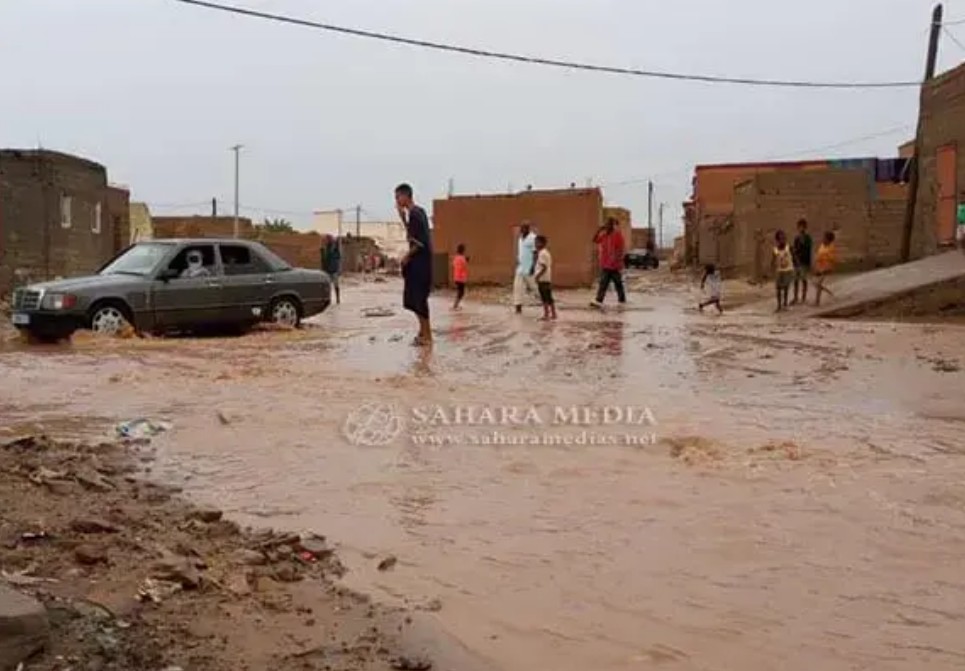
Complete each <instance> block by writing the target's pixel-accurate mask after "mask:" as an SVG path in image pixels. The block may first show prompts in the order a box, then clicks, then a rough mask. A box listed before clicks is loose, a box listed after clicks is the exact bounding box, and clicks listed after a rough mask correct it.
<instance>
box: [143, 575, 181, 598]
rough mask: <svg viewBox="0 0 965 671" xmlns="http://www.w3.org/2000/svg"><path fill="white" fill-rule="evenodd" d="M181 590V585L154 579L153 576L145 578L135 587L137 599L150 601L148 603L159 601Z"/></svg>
mask: <svg viewBox="0 0 965 671" xmlns="http://www.w3.org/2000/svg"><path fill="white" fill-rule="evenodd" d="M180 591H181V586H180V585H178V584H177V583H173V582H164V581H162V580H154V579H153V578H145V580H144V582H142V583H141V586H140V587H139V588H138V589H137V600H138V601H144V602H150V603H161V602H162V601H164V600H165V599H167V598H168V597H170V596H172V595H173V594H176V593H177V592H180Z"/></svg>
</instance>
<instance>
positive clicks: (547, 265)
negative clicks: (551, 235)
mask: <svg viewBox="0 0 965 671" xmlns="http://www.w3.org/2000/svg"><path fill="white" fill-rule="evenodd" d="M546 244H547V239H546V236H545V235H537V236H536V274H535V277H534V279H535V280H536V286H537V287H538V288H539V299H540V301H542V303H543V317H542V321H549V320H551V319H556V301H554V300H553V256H552V255H551V254H550V250H548V249H547V248H546Z"/></svg>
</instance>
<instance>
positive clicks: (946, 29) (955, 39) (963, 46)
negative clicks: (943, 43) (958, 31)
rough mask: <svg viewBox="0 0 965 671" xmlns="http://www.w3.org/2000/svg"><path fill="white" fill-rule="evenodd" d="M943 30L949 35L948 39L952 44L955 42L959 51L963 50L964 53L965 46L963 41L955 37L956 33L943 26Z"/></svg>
mask: <svg viewBox="0 0 965 671" xmlns="http://www.w3.org/2000/svg"><path fill="white" fill-rule="evenodd" d="M942 29H943V30H944V31H945V34H946V35H948V38H949V39H950V40H951V41H952V42H954V43H955V45H956V46H957V47H958V48H959V49H961V50H962V51H965V44H962V42H961V40H959V39H958V38H957V37H955V33H953V32H952V31H951V30H949V29H948V26H942Z"/></svg>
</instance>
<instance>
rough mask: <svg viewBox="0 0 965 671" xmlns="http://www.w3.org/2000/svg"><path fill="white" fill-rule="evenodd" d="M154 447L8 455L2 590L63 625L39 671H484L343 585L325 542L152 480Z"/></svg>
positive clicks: (49, 446) (23, 450) (41, 443)
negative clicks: (203, 503)
mask: <svg viewBox="0 0 965 671" xmlns="http://www.w3.org/2000/svg"><path fill="white" fill-rule="evenodd" d="M150 451H151V448H150V446H149V445H147V444H144V443H136V442H130V443H126V444H121V443H115V442H110V443H101V444H96V445H95V444H84V443H71V442H58V441H53V440H50V439H48V438H46V437H43V436H27V437H24V438H19V439H16V440H12V441H7V442H5V443H4V444H3V445H2V446H0V501H3V514H2V516H0V570H2V573H0V588H3V587H6V588H7V592H6V598H7V599H8V600H9V599H10V597H11V593H10V591H9V590H10V589H11V588H12V589H13V590H14V591H16V592H19V593H20V594H23V595H27V596H30V597H32V598H35V599H36V600H37V601H38V602H39V603H40V604H42V605H43V607H44V610H45V611H46V616H47V620H48V622H49V631H48V632H47V633H46V634H44V632H42V631H40V630H39V629H37V628H36V627H35V628H34V629H35V630H34V632H33V633H34V634H35V635H37V636H38V637H40V639H41V640H43V641H45V644H44V647H43V649H42V650H40V651H39V652H37V653H36V654H34V655H32V656H30V657H29V659H27V660H25V661H24V666H23V669H25V670H38V671H47V670H49V671H55V670H56V671H63V670H65V669H75V670H81V669H82V670H92V671H93V670H98V671H100V670H105V671H106V670H111V669H116V670H119V671H120V670H125V671H126V670H128V669H138V670H140V671H153V670H155V669H156V670H158V671H161V670H165V671H175V670H176V669H182V670H184V671H190V670H193V669H197V670H204V671H209V670H210V671H222V670H224V671H229V670H230V671H237V670H238V669H272V670H279V671H285V670H288V669H291V670H294V669H298V670H300V671H304V670H309V669H326V670H338V669H343V670H346V671H347V670H352V671H361V670H370V669H371V670H373V671H374V670H383V669H429V668H432V669H474V668H479V669H482V668H483V667H481V666H477V662H476V661H475V660H471V659H468V657H467V656H466V655H464V654H463V653H462V651H461V650H460V649H459V648H458V647H457V646H454V645H451V644H449V643H448V642H447V641H445V640H443V639H442V638H441V637H440V636H438V635H437V632H436V631H435V630H434V628H433V627H432V624H431V622H428V621H427V620H425V615H424V614H420V613H417V612H408V611H406V610H405V609H402V608H395V609H391V608H385V607H382V606H380V605H378V604H374V603H371V602H370V601H369V599H368V598H366V597H365V596H364V595H360V594H358V593H355V592H352V591H350V590H348V589H345V588H343V587H340V586H339V585H338V584H337V579H338V578H339V577H340V576H341V575H342V574H343V572H344V569H343V567H342V565H341V562H340V561H339V559H338V557H337V556H336V555H335V553H334V552H333V551H332V550H331V548H330V547H329V545H328V544H327V542H326V540H325V538H324V537H323V536H320V535H316V534H313V533H311V532H305V533H301V534H298V533H290V532H274V531H272V530H268V529H263V530H251V529H240V528H239V527H238V525H237V524H235V523H234V522H231V521H228V520H226V519H224V518H223V517H222V513H221V511H219V510H216V509H213V508H199V507H195V506H192V505H189V504H188V503H186V502H185V501H183V500H182V499H181V498H179V497H178V491H177V489H175V488H171V487H162V486H158V485H155V484H152V483H151V482H148V481H146V480H144V479H142V478H141V476H140V474H139V466H138V463H137V462H138V461H142V460H143V461H148V460H150V458H151V457H150ZM386 564H391V561H389V562H386ZM3 601H4V594H3V593H0V611H2V609H3V606H4V603H3ZM6 633H8V632H0V650H7V652H6V655H7V656H8V657H12V656H13V654H14V653H13V652H11V651H10V650H11V648H4V644H5V642H6V641H4V640H2V639H3V638H4V635H5V634H6ZM28 633H29V632H28ZM19 661H20V660H11V659H0V668H3V669H6V668H7V666H8V665H11V664H12V666H10V668H14V669H15V668H18V667H17V664H18V662H19Z"/></svg>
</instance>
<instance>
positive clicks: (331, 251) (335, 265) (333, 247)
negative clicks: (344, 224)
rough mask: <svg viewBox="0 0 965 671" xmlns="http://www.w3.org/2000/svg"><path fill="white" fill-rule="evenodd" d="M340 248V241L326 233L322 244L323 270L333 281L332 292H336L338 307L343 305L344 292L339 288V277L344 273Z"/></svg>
mask: <svg viewBox="0 0 965 671" xmlns="http://www.w3.org/2000/svg"><path fill="white" fill-rule="evenodd" d="M339 247H340V242H339V240H338V239H336V238H335V237H334V236H332V235H331V234H330V233H326V234H325V241H324V242H323V243H322V270H323V271H325V272H326V273H327V274H328V276H329V277H330V278H331V280H332V291H334V292H335V304H336V305H340V304H341V303H342V290H341V289H340V288H339V286H338V276H339V274H340V273H341V272H342V250H341V249H339Z"/></svg>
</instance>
